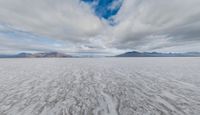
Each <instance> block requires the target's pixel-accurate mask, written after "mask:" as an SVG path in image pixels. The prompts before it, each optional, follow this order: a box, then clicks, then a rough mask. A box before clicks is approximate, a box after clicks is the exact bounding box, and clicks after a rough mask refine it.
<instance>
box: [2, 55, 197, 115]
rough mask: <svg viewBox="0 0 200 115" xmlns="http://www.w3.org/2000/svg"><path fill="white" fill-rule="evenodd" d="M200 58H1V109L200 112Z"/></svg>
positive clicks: (99, 114) (80, 113) (151, 114)
mask: <svg viewBox="0 0 200 115" xmlns="http://www.w3.org/2000/svg"><path fill="white" fill-rule="evenodd" d="M199 69H200V58H95V59H92V58H91V59H86V58H85V59H78V58H77V59H0V115H199V114H200V70H199Z"/></svg>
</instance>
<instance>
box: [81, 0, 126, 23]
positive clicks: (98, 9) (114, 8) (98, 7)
mask: <svg viewBox="0 0 200 115" xmlns="http://www.w3.org/2000/svg"><path fill="white" fill-rule="evenodd" d="M82 1H83V2H86V3H88V4H90V5H92V8H93V9H94V12H95V14H96V15H97V16H98V17H99V18H104V19H107V20H110V18H111V17H112V16H114V15H116V14H117V13H118V11H119V10H120V8H121V5H122V3H123V0H82ZM110 21H112V20H110Z"/></svg>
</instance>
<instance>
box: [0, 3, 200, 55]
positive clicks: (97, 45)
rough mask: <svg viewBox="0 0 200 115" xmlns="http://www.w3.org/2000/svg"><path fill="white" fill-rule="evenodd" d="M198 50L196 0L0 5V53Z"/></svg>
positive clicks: (199, 31)
mask: <svg viewBox="0 0 200 115" xmlns="http://www.w3.org/2000/svg"><path fill="white" fill-rule="evenodd" d="M131 50H136V51H159V52H196V51H200V0H0V53H1V54H8V53H18V52H46V51H59V52H64V53H69V54H75V55H81V54H90V55H114V54H119V53H122V52H126V51H131Z"/></svg>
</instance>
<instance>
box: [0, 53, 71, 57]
mask: <svg viewBox="0 0 200 115" xmlns="http://www.w3.org/2000/svg"><path fill="white" fill-rule="evenodd" d="M69 57H73V56H71V55H67V54H64V53H59V52H47V53H46V52H45V53H34V54H32V53H19V54H14V55H0V58H69Z"/></svg>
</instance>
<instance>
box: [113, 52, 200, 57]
mask: <svg viewBox="0 0 200 115" xmlns="http://www.w3.org/2000/svg"><path fill="white" fill-rule="evenodd" d="M115 57H200V52H187V53H159V52H138V51H131V52H126V53H123V54H120V55H117V56H115Z"/></svg>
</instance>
